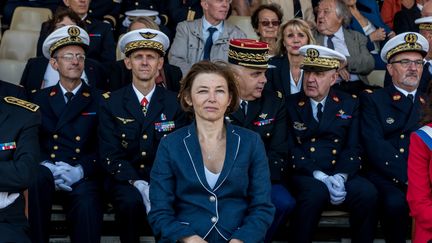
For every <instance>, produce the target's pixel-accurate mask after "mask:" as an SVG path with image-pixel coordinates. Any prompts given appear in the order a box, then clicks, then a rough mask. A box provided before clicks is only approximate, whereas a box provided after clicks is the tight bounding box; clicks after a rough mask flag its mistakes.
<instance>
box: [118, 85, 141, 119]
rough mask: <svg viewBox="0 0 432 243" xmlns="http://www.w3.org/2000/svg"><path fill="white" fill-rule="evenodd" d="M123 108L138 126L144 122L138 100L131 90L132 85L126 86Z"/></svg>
mask: <svg viewBox="0 0 432 243" xmlns="http://www.w3.org/2000/svg"><path fill="white" fill-rule="evenodd" d="M123 97H124V101H123V103H124V104H123V106H124V107H125V109H126V110H127V111H128V112H129V113H130V114H131V115H132V116H133V117H134V118H135V119H136V120H137V121H139V123H140V124H143V122H144V113H143V112H142V109H141V105H140V103H139V101H138V98H137V96H136V94H135V92H134V90H133V88H132V84H129V85H128V88H127V89H125V91H124V94H123Z"/></svg>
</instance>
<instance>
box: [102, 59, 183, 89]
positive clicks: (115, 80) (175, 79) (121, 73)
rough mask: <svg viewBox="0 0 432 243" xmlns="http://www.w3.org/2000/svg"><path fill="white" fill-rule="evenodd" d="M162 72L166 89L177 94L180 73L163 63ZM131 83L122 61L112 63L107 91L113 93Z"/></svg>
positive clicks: (129, 72) (129, 74) (129, 73)
mask: <svg viewBox="0 0 432 243" xmlns="http://www.w3.org/2000/svg"><path fill="white" fill-rule="evenodd" d="M163 72H164V75H165V82H166V89H168V90H171V91H173V92H176V93H178V92H179V90H180V80H181V78H182V72H181V70H180V68H179V67H177V66H174V65H171V64H169V63H168V62H164V64H163ZM131 82H132V71H131V70H128V69H127V68H126V65H125V63H124V61H123V60H119V61H117V62H115V63H114V66H113V68H112V73H111V75H110V81H109V89H110V91H114V90H117V89H120V88H122V87H124V86H126V85H128V84H130V83H131Z"/></svg>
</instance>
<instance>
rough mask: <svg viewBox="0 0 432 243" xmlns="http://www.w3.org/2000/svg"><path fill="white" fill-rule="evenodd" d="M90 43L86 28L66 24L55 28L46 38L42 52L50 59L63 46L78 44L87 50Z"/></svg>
mask: <svg viewBox="0 0 432 243" xmlns="http://www.w3.org/2000/svg"><path fill="white" fill-rule="evenodd" d="M89 44H90V37H89V35H88V34H87V32H86V31H85V30H84V29H82V28H81V27H79V26H76V25H66V26H63V27H61V28H58V29H56V30H54V31H53V32H52V33H51V34H50V35H49V36H48V37H47V38H46V39H45V41H44V43H43V45H42V53H43V55H44V56H45V57H46V58H48V59H49V58H50V57H52V56H53V55H54V53H55V51H57V50H58V49H59V48H61V47H64V46H70V45H78V46H81V47H83V48H84V51H86V50H87V47H88V46H89Z"/></svg>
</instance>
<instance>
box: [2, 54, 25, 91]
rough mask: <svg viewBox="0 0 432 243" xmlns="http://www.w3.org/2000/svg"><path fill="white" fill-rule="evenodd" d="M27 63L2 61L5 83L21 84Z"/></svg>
mask: <svg viewBox="0 0 432 243" xmlns="http://www.w3.org/2000/svg"><path fill="white" fill-rule="evenodd" d="M26 63H27V62H26V61H17V60H10V59H0V73H1V79H2V80H3V81H6V82H9V83H13V84H17V85H18V84H19V82H20V80H21V76H22V73H23V71H24V68H25V66H26Z"/></svg>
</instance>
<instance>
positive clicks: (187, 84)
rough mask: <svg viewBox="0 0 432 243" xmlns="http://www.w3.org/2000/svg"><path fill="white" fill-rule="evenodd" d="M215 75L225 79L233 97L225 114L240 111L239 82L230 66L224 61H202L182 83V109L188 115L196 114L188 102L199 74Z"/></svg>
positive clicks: (180, 97)
mask: <svg viewBox="0 0 432 243" xmlns="http://www.w3.org/2000/svg"><path fill="white" fill-rule="evenodd" d="M203 73H213V74H217V75H219V76H221V77H222V78H224V79H225V80H226V82H227V85H228V92H229V94H230V96H231V103H230V104H229V105H228V108H227V110H226V111H225V114H228V113H231V112H234V111H236V110H237V109H238V106H239V102H240V98H239V91H238V85H237V81H236V79H235V77H234V74H233V71H232V70H231V68H230V67H229V65H228V64H227V63H225V62H222V61H216V62H210V61H200V62H197V63H195V64H194V65H193V66H192V68H191V69H190V70H189V72H188V73H187V74H186V76H185V77H184V78H183V79H182V80H181V81H180V91H179V99H180V105H181V107H182V109H183V110H184V111H185V112H187V113H192V114H193V113H194V109H193V106H191V105H189V104H188V103H187V102H186V101H187V99H189V100H190V99H191V90H192V85H193V83H194V81H195V79H196V77H197V76H198V75H199V74H203Z"/></svg>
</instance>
